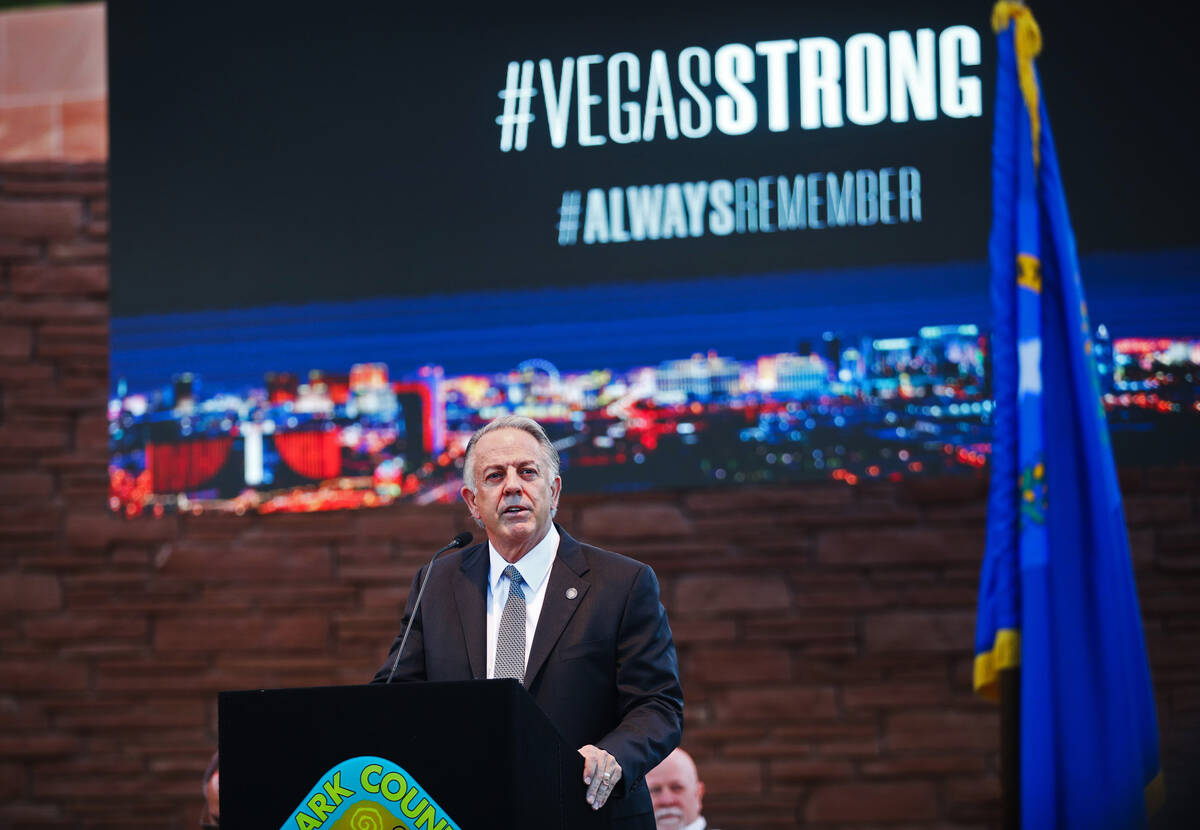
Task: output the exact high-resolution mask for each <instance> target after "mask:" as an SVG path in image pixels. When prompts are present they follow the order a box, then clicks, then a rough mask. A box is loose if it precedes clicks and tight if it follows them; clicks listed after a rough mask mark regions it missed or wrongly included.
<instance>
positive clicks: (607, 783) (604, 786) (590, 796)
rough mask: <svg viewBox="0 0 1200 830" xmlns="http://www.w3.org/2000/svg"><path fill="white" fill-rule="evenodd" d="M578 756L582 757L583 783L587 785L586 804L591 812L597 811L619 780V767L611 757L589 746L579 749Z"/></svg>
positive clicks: (601, 750) (595, 747) (596, 747)
mask: <svg viewBox="0 0 1200 830" xmlns="http://www.w3.org/2000/svg"><path fill="white" fill-rule="evenodd" d="M579 754H580V755H582V756H583V783H584V784H587V785H588V791H587V803H588V804H591V805H592V809H593V810H599V809H600V808H601V807H603V806H604V802H606V801H608V797H609V795H611V794H612V791H613V787H615V786H617V782H618V781H620V780H621V765H620V764H618V763H617V759H616V758H614V757H613V756H612V755H610V754H608V753H607V752H605V751H604V750H603V749H601V748H600V747H598V746H592V745H591V744H588V745H587V746H582V747H580V748H579Z"/></svg>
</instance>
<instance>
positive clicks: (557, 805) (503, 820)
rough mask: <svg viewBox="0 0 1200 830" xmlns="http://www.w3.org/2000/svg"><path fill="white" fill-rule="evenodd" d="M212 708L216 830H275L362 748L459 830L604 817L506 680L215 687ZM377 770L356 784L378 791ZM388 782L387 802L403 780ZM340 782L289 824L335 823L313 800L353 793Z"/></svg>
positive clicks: (567, 755) (568, 750)
mask: <svg viewBox="0 0 1200 830" xmlns="http://www.w3.org/2000/svg"><path fill="white" fill-rule="evenodd" d="M218 704H219V716H218V721H219V728H220V753H221V827H222V828H223V830H276V828H280V827H282V826H283V825H284V823H285V822H287V821H288V820H289V817H291V816H292V814H293V811H295V810H296V809H297V808H298V807H301V805H303V804H304V803H305V801H306V799H308V798H309V795H310V790H312V789H313V788H314V786H317V787H319V785H320V784H321V782H322V777H323V776H326V774H327V773H328V772H329V771H330V770H331V769H333V768H334V767H336V766H337V765H339V764H341V763H342V762H344V761H346V760H347V759H351V758H359V757H363V756H375V757H378V758H382V759H387V760H388V761H390V762H392V763H393V764H395V765H398V766H399V767H401V768H403V770H405V771H406V772H408V773H409V774H410V775H411V777H412V778H413V779H415V780H416V782H418V783H419V784H420V786H421V787H423V788H424V790H425V791H426V793H428V795H429V796H430V797H431V799H432V800H433V801H435V802H436V804H437V805H439V806H440V807H441V808H442V809H443V810H444V812H445V814H446V815H447V816H449V818H450V819H452V820H453V821H454V822H455V823H456V824H457V825H458V827H459V828H461V830H485V828H514V829H515V828H535V829H536V830H541V829H542V828H546V830H587V828H600V827H607V826H608V823H609V822H608V813H609V808H608V807H607V806H606V807H605V808H604V809H602V810H599V811H593V810H592V809H591V807H589V806H588V804H587V802H586V801H585V800H584V794H585V792H586V790H585V787H584V785H583V758H582V757H581V756H580V755H579V753H578V751H577V749H578V748H577V747H571V746H567V744H566V742H565V741H564V740H563V739H562V736H561V735H559V733H558V731H557V730H556V729H555V728H554V726H553V725H552V724H551V723H550V721H549V720H548V719H547V718H546V716H545V715H544V714H543V713H542V711H541V710H540V709H539V708H538V706H537V704H536V703H534V701H533V698H532V697H530V696H529V693H528V692H526V691H525V689H524V688H522V687H521V685H520V684H519V683H517V682H516V681H515V680H474V681H465V682H461V683H401V684H393V685H390V686H382V685H380V686H334V687H324V688H305V689H268V690H261V691H244V692H222V693H221V694H220V695H219V697H218ZM380 778H381V775H380V774H379V773H375V772H372V774H371V775H369V776H366V778H365V779H364V780H365V781H366V782H367V785H368V786H369V787H371V786H373V787H376V788H378V787H379V786H380ZM339 780H340V779H339ZM390 783H391V784H392V787H393V790H392V791H391V793H390V795H391V796H392V797H393V798H395V797H396V795H397V793H396V789H395V788H399V787H402V786H403V785H402V784H401V783H396V781H395V780H393V781H391V782H390ZM340 785H341V787H342V790H339V789H338V788H337V787H336V786H333V787H330V788H328V789H327V790H326V791H325V793H326V794H325V795H322V794H321V791H320V790H319V789H318V790H317V793H318V795H317V798H318V801H317V802H316V807H317V809H316V810H309V811H308V812H309V813H311V814H312V816H313V817H314V818H313V819H311V820H310V819H309V818H307V817H306V818H304V819H302V820H301V821H300V823H299V824H297V822H295V821H293V822H291V823H290V824H289V825H288V826H289V828H297V830H305V828H313V827H318V826H320V827H323V828H325V829H326V830H327V829H328V828H332V827H334V826H335V825H337V824H339V822H337V821H335V818H336V814H334V815H328V816H325V815H323V810H322V807H321V801H320V799H322V798H323V799H324V801H325V802H326V803H329V804H332V803H334V802H335V801H337V800H338V798H339V795H340V793H342V792H344V791H346V790H353V791H356V792H359V791H361V789H362V786H360V783H359V782H358V781H357V780H355V781H350V780H346V781H340ZM385 788H386V783H385ZM393 806H398V805H393ZM407 806H410V807H411V802H409V803H408V804H407ZM397 815H398V813H397ZM424 824H428V825H429V826H430V827H431V828H432V827H433V826H434V823H433V821H432V820H431V819H430V818H429V817H426V821H425V822H424V823H421V822H419V821H414V820H413V819H409V818H404V819H403V824H401V825H396V824H389V826H387V827H384V828H383V830H392V827H394V826H408V827H410V828H419V827H423V826H424Z"/></svg>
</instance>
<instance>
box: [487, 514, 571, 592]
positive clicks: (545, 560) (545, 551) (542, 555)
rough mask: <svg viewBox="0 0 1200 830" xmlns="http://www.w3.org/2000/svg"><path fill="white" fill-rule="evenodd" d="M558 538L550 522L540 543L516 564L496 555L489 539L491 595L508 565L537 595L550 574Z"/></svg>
mask: <svg viewBox="0 0 1200 830" xmlns="http://www.w3.org/2000/svg"><path fill="white" fill-rule="evenodd" d="M558 538H559V537H558V528H556V527H555V526H554V523H553V522H551V523H550V529H549V530H547V531H546V535H545V536H543V537H542V541H540V542H538V543H537V544H536V545H534V546H533V549H532V550H530V551H529V553H527V554H525V555H524V556H522V557H521V558H520V559H518V560H517V561H516V562H509V561H508V560H506V559H505V558H504V557H502V556H501V555H500V554H499V553H497V552H496V547H495V545H493V544H492V542H491V540H490V539H489V540H488V560H489V561H490V562H491V569H490V570H489V571H488V582H489V583H491V586H492V591H493V593H494V592H495V591H496V589H497V588H498V587H499V585H500V577H502V576H504V569H505V568H507V567H508V566H509V565H514V566H515V567H516V569H517V571H519V572H520V574H521V579H523V580H525V584H526V585H528V586H529V589H530V590H531V591H533V592H534V593H537V591H538V589H539V588H541V587H542V583H543V582H545V581H546V577H547V576H548V575H549V573H550V565H551V563H553V562H554V554H555V553H556V552H557V551H558Z"/></svg>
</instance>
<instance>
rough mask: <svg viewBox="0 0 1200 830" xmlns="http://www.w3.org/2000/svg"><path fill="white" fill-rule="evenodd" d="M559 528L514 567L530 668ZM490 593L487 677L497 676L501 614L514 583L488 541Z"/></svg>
mask: <svg viewBox="0 0 1200 830" xmlns="http://www.w3.org/2000/svg"><path fill="white" fill-rule="evenodd" d="M558 539H559V537H558V529H557V528H556V527H555V526H554V525H553V524H551V525H550V529H549V530H548V531H546V535H545V536H543V537H542V541H540V542H538V543H537V544H536V545H534V546H533V550H531V551H529V553H527V554H525V555H524V556H522V557H521V558H520V559H519V560H517V561H516V562H514V563H511V564H513V565H514V566H515V567H516V569H517V570H518V571H519V572H520V573H521V579H523V580H524V582H523V583H522V584H521V591H522V593H524V594H525V665H529V650H530V648H531V647H532V646H533V632H534V631H536V630H537V623H538V617H540V616H541V614H542V602H543V601H544V600H545V599H546V585H547V584H548V583H549V582H550V566H551V565H553V564H554V557H555V556H556V555H557V553H558ZM488 559H489V562H490V568H489V570H488V590H487V676H488V677H489V678H490V677H495V676H496V638H497V637H498V636H499V633H500V615H501V614H503V613H504V603H506V602H508V591H509V588H510V587H511V586H512V580H510V579H509V578H508V577H507V576H505V575H504V569H505V568H507V567H508V566H509V564H510V563H509V562H507V561H506V560H505V559H504V558H503V557H502V556H501V555H500V554H499V553H497V552H496V548H495V547H493V546H492V543H491V542H490V541H489V542H488Z"/></svg>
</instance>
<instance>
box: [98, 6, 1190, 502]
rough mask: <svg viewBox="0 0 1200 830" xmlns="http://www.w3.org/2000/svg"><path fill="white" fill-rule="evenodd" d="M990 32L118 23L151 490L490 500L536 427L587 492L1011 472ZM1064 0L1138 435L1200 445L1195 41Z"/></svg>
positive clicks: (1069, 115)
mask: <svg viewBox="0 0 1200 830" xmlns="http://www.w3.org/2000/svg"><path fill="white" fill-rule="evenodd" d="M989 11H990V5H988V4H985V3H980V4H944V3H943V4H935V3H924V2H922V3H917V4H915V5H914V4H885V3H877V2H848V3H798V2H791V3H776V4H754V3H750V4H721V5H714V6H705V5H696V4H692V5H691V6H682V5H681V6H677V7H675V6H671V5H662V4H659V5H655V4H647V3H642V4H639V5H631V4H620V3H606V4H591V5H587V6H582V5H581V6H580V7H579V8H574V7H569V6H563V5H558V6H554V7H549V8H548V10H542V9H538V8H535V7H524V8H522V9H519V10H513V9H509V8H505V9H502V10H501V9H497V8H491V9H486V10H485V9H480V10H476V11H469V12H468V11H464V10H463V9H461V8H453V9H449V8H448V9H446V10H445V11H440V10H437V9H426V10H421V11H412V10H410V9H408V8H404V7H402V6H401V5H400V4H388V3H355V4H349V5H347V6H345V7H332V6H329V5H327V4H322V5H309V4H304V3H297V4H287V5H283V6H270V7H266V4H234V3H225V2H210V3H205V4H200V5H195V6H192V7H189V8H187V9H183V8H180V7H178V6H177V4H162V3H152V2H140V1H135V0H130V1H129V2H124V1H123V0H117V2H113V3H111V4H110V6H109V30H110V31H109V36H110V63H111V67H110V84H111V92H110V101H111V112H110V121H111V129H112V142H111V144H112V151H111V152H112V161H111V177H112V184H111V203H112V204H111V215H112V230H111V240H112V250H111V262H112V367H111V394H110V402H109V426H110V435H111V464H110V479H111V506H112V508H113V510H115V511H118V512H121V513H124V514H127V515H130V516H133V515H139V514H148V515H161V514H162V513H164V512H169V511H175V510H187V511H193V512H199V511H231V512H237V513H244V512H276V511H308V510H321V509H334V508H343V507H360V506H376V505H381V504H388V503H391V502H394V501H397V500H411V501H416V502H422V503H425V502H434V501H448V500H453V499H455V498H457V496H458V490H459V488H460V487H461V465H462V452H463V448H464V446H465V441H466V439H467V438H468V437H469V435H470V433H471V432H472V431H473V430H474V429H476V428H478V427H479V426H480V425H481V424H482V423H484V422H486V421H487V420H489V419H491V418H493V417H495V416H497V415H500V414H503V413H509V412H516V413H520V414H525V415H529V416H531V417H533V418H535V419H537V420H538V421H540V422H541V423H543V424H544V425H545V426H546V428H547V430H548V432H549V434H550V436H551V438H552V439H553V440H554V441H555V443H556V445H557V446H558V447H559V449H560V451H561V456H562V459H563V468H564V477H565V478H566V480H567V484H568V487H569V488H570V489H571V490H575V491H578V490H631V489H643V488H661V487H681V486H686V487H692V486H707V485H722V486H732V485H739V484H766V483H771V482H788V481H800V480H812V479H829V478H833V479H839V480H843V481H846V482H849V483H851V484H853V483H855V482H858V481H863V480H869V479H873V478H885V479H897V478H903V477H908V476H920V475H931V474H933V475H945V474H955V473H976V474H977V473H978V471H979V469H980V468H982V467H983V466H984V465H985V464H986V461H987V455H988V448H989V444H990V417H989V416H990V411H991V402H990V397H989V385H988V378H989V373H990V368H989V361H990V357H989V343H988V327H989V319H990V309H989V302H988V294H987V264H986V257H987V236H988V224H989V218H990V193H989V189H990V169H989V165H990V132H991V105H992V101H991V98H992V86H993V84H992V80H993V76H994V52H995V47H994V37H993V35H992V33H991V30H990V25H989V21H988V14H989ZM1035 12H1036V13H1038V15H1039V17H1040V19H1041V22H1042V26H1043V30H1044V35H1045V40H1046V44H1047V45H1046V52H1045V55H1044V57H1043V58H1042V59H1041V61H1040V64H1039V65H1040V67H1041V73H1042V78H1043V90H1044V94H1045V96H1046V99H1047V104H1048V106H1049V108H1050V112H1051V117H1052V120H1053V129H1054V132H1055V136H1056V139H1057V142H1058V148H1059V155H1060V158H1061V162H1062V166H1063V168H1064V171H1063V172H1064V179H1065V182H1066V189H1067V196H1068V199H1069V201H1070V204H1071V208H1072V211H1073V216H1074V219H1075V224H1076V231H1077V239H1078V242H1079V248H1080V253H1081V256H1082V267H1083V280H1084V286H1085V290H1086V292H1087V294H1088V297H1089V301H1090V307H1091V318H1092V320H1093V321H1094V322H1095V323H1096V324H1097V326H1098V330H1097V332H1096V333H1095V334H1096V341H1097V343H1098V344H1099V353H1098V357H1099V360H1098V371H1099V372H1100V373H1101V386H1102V390H1103V391H1104V393H1105V404H1106V406H1107V407H1108V410H1109V415H1110V424H1111V427H1112V429H1113V437H1114V443H1115V445H1116V446H1117V448H1118V452H1120V453H1122V458H1121V460H1122V461H1123V462H1124V463H1130V462H1132V461H1140V460H1151V461H1164V460H1174V459H1179V458H1181V457H1183V458H1187V457H1191V458H1200V450H1198V449H1197V441H1196V438H1195V437H1194V436H1195V435H1196V434H1197V432H1196V429H1197V426H1200V394H1198V393H1197V387H1196V380H1197V377H1200V376H1198V375H1197V369H1198V366H1197V364H1200V321H1198V320H1197V315H1196V312H1195V309H1196V307H1197V302H1196V299H1197V297H1196V295H1197V291H1196V288H1195V286H1196V285H1197V276H1198V275H1200V243H1198V241H1197V238H1196V232H1195V230H1194V229H1193V227H1192V221H1191V219H1190V218H1189V217H1190V216H1191V212H1190V200H1191V194H1192V193H1194V192H1195V190H1196V188H1195V185H1196V184H1197V181H1196V180H1197V175H1196V172H1195V166H1194V165H1192V164H1190V163H1189V162H1188V161H1187V160H1188V159H1189V158H1190V154H1191V148H1190V146H1188V145H1189V142H1190V140H1189V139H1188V138H1187V136H1186V135H1185V134H1184V133H1185V132H1186V131H1183V130H1180V129H1178V128H1177V127H1175V126H1174V125H1173V123H1172V120H1171V118H1172V116H1171V113H1172V112H1173V111H1174V109H1177V108H1178V107H1180V106H1183V104H1182V103H1181V101H1180V99H1179V98H1178V97H1177V95H1176V91H1177V89H1180V88H1182V86H1184V85H1186V79H1187V78H1190V77H1192V76H1193V75H1194V70H1192V69H1191V67H1190V65H1189V63H1190V58H1189V57H1188V55H1189V54H1190V51H1189V50H1190V47H1189V46H1188V45H1187V44H1185V43H1183V41H1182V38H1183V36H1184V34H1183V29H1182V28H1181V27H1174V26H1172V25H1171V22H1170V21H1168V20H1150V19H1148V18H1147V19H1145V20H1141V19H1139V20H1135V21H1132V23H1131V22H1130V20H1129V19H1128V15H1126V16H1125V17H1123V18H1122V19H1121V20H1115V19H1114V20H1104V19H1100V18H1102V17H1104V16H1100V15H1092V16H1089V19H1088V20H1085V21H1079V20H1076V19H1075V17H1073V16H1070V15H1068V14H1067V13H1066V12H1063V11H1057V10H1055V9H1052V8H1047V9H1045V10H1042V9H1035ZM1130 14H1136V12H1131V13H1130ZM1131 26H1132V27H1133V28H1134V29H1137V27H1143V29H1142V30H1141V31H1138V37H1136V38H1132V37H1129V36H1128V31H1122V29H1125V30H1129V29H1130V27H1131ZM1114 37H1121V38H1123V39H1122V40H1121V48H1120V50H1119V52H1118V50H1116V49H1115V47H1114V46H1113V41H1112V38H1114ZM1177 85H1180V86H1177Z"/></svg>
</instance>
